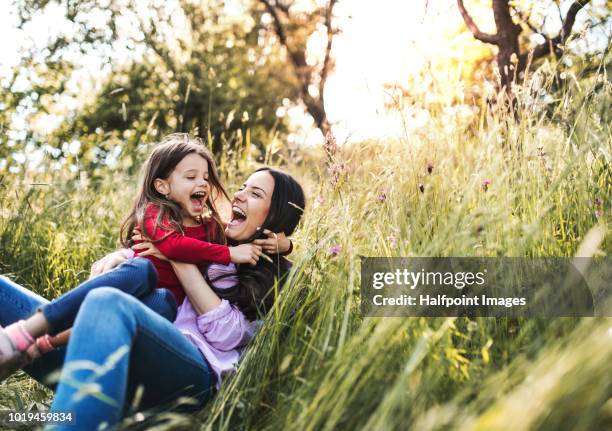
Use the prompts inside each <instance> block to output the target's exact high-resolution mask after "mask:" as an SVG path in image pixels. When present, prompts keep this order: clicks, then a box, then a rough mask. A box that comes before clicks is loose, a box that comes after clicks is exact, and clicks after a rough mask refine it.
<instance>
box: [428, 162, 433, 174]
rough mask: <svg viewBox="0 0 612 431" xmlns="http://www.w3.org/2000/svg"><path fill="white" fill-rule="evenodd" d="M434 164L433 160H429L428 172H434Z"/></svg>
mask: <svg viewBox="0 0 612 431" xmlns="http://www.w3.org/2000/svg"><path fill="white" fill-rule="evenodd" d="M433 168H434V165H433V163H432V162H427V173H428V174H431V173H432V172H433Z"/></svg>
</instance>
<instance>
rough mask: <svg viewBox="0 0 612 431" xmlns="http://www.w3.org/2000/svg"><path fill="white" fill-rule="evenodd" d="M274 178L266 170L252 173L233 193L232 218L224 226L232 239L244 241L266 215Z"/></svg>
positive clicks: (261, 222)
mask: <svg viewBox="0 0 612 431" xmlns="http://www.w3.org/2000/svg"><path fill="white" fill-rule="evenodd" d="M273 192H274V178H273V177H272V175H270V173H269V172H268V171H259V172H255V173H254V174H252V175H251V176H250V177H249V178H248V179H247V180H246V182H245V183H244V184H243V185H242V186H241V187H240V190H238V191H237V192H236V193H234V200H233V201H232V220H231V221H230V222H229V224H228V225H227V227H226V228H225V234H226V235H227V237H228V238H229V239H232V240H234V241H245V240H247V239H249V238H251V237H252V236H253V235H254V234H255V232H257V228H258V227H260V226H261V225H262V224H263V222H264V221H265V220H266V217H268V212H269V211H270V203H271V202H272V193H273Z"/></svg>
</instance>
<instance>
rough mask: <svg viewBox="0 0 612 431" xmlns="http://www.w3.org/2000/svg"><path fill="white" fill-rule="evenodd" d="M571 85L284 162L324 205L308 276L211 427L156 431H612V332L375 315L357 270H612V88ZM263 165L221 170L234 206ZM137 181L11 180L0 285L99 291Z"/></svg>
mask: <svg viewBox="0 0 612 431" xmlns="http://www.w3.org/2000/svg"><path fill="white" fill-rule="evenodd" d="M568 79H569V78H568ZM567 85H568V89H567V91H566V92H564V93H562V95H561V96H559V97H558V98H556V99H555V100H554V101H552V102H551V101H550V100H544V98H541V97H538V96H537V95H533V94H532V92H531V91H530V89H529V87H528V86H526V87H524V88H523V93H522V94H519V95H518V97H519V106H518V113H517V114H516V116H515V115H512V114H508V113H507V112H504V111H503V110H501V109H499V108H496V107H495V106H488V105H487V104H486V103H483V104H482V105H481V106H479V107H478V109H477V108H472V109H471V110H469V111H468V112H467V113H465V112H463V111H457V110H453V109H452V108H446V109H438V110H432V111H431V112H430V116H429V120H428V122H427V124H425V125H424V126H423V127H421V128H419V129H415V130H410V131H407V132H406V134H405V136H403V137H400V138H398V139H389V140H381V141H367V142H361V143H358V144H351V145H337V144H334V143H328V144H327V145H326V146H325V147H324V148H312V149H304V150H303V151H302V152H301V153H300V157H299V158H293V159H289V158H287V157H286V158H280V157H276V158H271V157H270V160H271V161H272V164H275V165H280V166H281V168H283V169H286V170H287V171H289V172H292V173H295V174H296V176H297V177H298V178H299V179H300V181H301V182H302V184H303V185H304V187H305V189H306V191H307V197H308V199H307V208H306V212H305V217H304V220H303V223H302V225H301V227H300V229H299V231H298V232H297V233H296V235H295V236H294V244H295V250H294V252H293V254H292V256H291V258H292V260H293V262H294V264H295V265H294V270H293V272H292V273H291V277H290V279H289V280H288V282H287V284H286V285H285V287H284V289H283V291H282V295H281V299H280V300H279V301H278V302H277V304H276V307H275V308H274V310H273V311H272V312H271V313H269V315H268V316H267V318H266V321H265V324H264V326H263V327H262V329H261V331H260V333H259V334H258V336H257V337H256V338H255V340H254V342H253V343H252V345H251V347H250V349H249V350H248V353H247V354H246V356H245V357H244V360H243V362H242V363H241V365H240V367H239V371H238V373H237V374H236V375H235V376H234V377H233V378H232V379H231V381H230V382H229V383H228V384H226V385H225V386H224V387H223V389H222V391H221V392H220V393H219V394H218V395H217V396H216V398H215V399H214V401H213V402H212V403H210V404H209V405H208V406H207V407H206V408H205V409H204V410H202V411H201V412H200V413H198V414H197V415H190V416H182V415H179V414H173V413H170V412H167V411H166V412H157V413H156V414H155V415H154V416H153V419H156V420H158V421H160V420H162V419H164V420H165V421H166V422H165V424H161V423H160V424H158V429H177V428H179V427H185V428H189V429H199V428H201V429H215V430H217V429H221V430H229V429H258V430H260V429H262V430H263V429H269V430H277V429H299V430H331V429H351V430H356V429H364V430H384V429H419V430H441V429H470V430H497V429H499V430H501V429H514V430H528V429H540V430H558V429H562V428H563V429H574V430H587V429H590V430H592V429H610V428H611V427H612V368H611V367H610V359H611V358H612V320H611V319H610V318H604V317H597V318H534V319H495V318H474V319H470V318H364V317H363V316H361V314H360V310H359V304H360V296H359V286H360V278H359V277H360V276H359V274H360V273H359V271H360V266H359V256H408V257H409V256H574V255H576V254H577V253H578V252H579V251H580V254H584V253H587V254H589V255H606V256H607V255H609V253H610V251H611V250H612V241H611V240H610V235H609V233H608V227H609V225H610V221H611V218H610V197H611V196H612V193H611V192H612V169H610V168H611V163H612V161H611V154H612V152H611V150H612V131H611V129H610V122H609V112H608V111H609V105H610V100H612V86H611V85H610V82H609V81H608V77H607V76H604V74H600V75H599V76H595V77H593V78H591V79H590V80H585V81H581V82H580V84H579V83H578V82H576V83H571V82H569V83H568V84H567ZM442 90H443V89H442ZM442 90H440V91H442ZM249 151H250V148H249V147H245V148H239V149H236V150H235V151H232V152H225V153H224V154H221V155H218V162H219V166H220V170H221V174H222V176H223V180H224V183H225V184H227V185H228V189H229V191H230V192H232V191H234V190H235V187H234V186H235V185H238V184H239V183H240V181H242V179H244V178H245V177H246V176H247V175H248V174H249V173H250V172H251V171H252V170H253V169H255V168H256V167H258V166H260V163H258V162H256V159H255V157H253V155H252V154H250V153H249ZM136 182H137V178H135V177H131V176H126V175H124V174H122V173H121V171H115V172H113V173H112V174H111V173H109V174H108V175H106V176H104V177H103V179H101V180H100V179H94V180H92V179H89V178H88V177H87V176H85V175H83V176H80V177H79V176H78V175H75V174H74V173H70V172H68V171H67V170H63V169H60V170H57V171H50V170H48V171H46V172H27V173H26V174H23V175H6V176H4V177H2V179H1V182H0V190H1V192H0V272H1V273H3V274H8V275H9V276H10V277H12V278H14V279H15V280H16V281H18V282H19V283H21V284H23V285H25V286H27V287H28V288H31V289H33V290H35V291H36V292H38V293H39V294H41V295H43V296H45V297H47V298H53V297H55V296H57V295H59V294H61V293H62V292H63V291H65V290H67V289H69V288H71V287H72V286H74V285H75V284H77V283H78V282H80V281H83V280H85V279H86V278H87V276H88V273H89V268H90V266H91V264H92V263H93V262H94V261H95V260H96V259H98V258H100V257H101V256H103V255H104V254H105V253H106V252H108V251H111V250H113V249H115V248H116V247H117V246H118V243H117V237H118V226H119V223H120V221H121V219H122V217H123V215H124V214H125V213H126V211H127V209H128V207H129V205H130V203H131V199H132V196H133V195H134V193H135V187H136ZM51 397H52V393H51V392H50V391H48V390H46V389H44V388H43V387H42V386H40V385H38V384H37V383H36V382H34V381H33V380H31V379H29V378H28V377H27V376H26V375H25V374H23V373H19V374H17V375H15V376H13V377H11V378H10V379H9V380H8V381H6V382H4V383H2V384H0V406H2V407H7V408H36V405H37V404H42V405H48V404H49V403H50V401H51ZM140 419H142V416H137V417H133V418H129V419H128V420H126V422H125V424H124V427H126V428H130V429H133V428H136V427H137V426H138V421H139V420H140ZM149 420H151V419H149Z"/></svg>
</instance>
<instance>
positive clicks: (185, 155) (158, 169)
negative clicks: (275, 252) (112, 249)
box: [121, 133, 261, 305]
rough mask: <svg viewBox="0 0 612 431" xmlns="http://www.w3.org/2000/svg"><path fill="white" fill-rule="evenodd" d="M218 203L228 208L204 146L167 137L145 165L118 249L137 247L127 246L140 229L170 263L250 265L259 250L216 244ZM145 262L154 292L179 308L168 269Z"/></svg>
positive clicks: (178, 289) (178, 292) (179, 292)
mask: <svg viewBox="0 0 612 431" xmlns="http://www.w3.org/2000/svg"><path fill="white" fill-rule="evenodd" d="M220 197H224V198H226V199H227V202H229V197H228V195H227V193H226V192H225V189H224V188H223V186H222V185H221V182H220V181H219V176H218V174H217V170H216V168H215V162H214V160H213V159H212V157H211V156H210V154H209V152H208V151H207V150H206V148H205V147H204V145H203V143H202V142H201V141H200V140H199V139H197V138H195V139H194V138H190V137H189V135H187V134H183V133H175V134H172V135H169V136H167V137H166V138H164V139H163V140H162V142H161V144H160V145H159V146H157V147H156V148H155V149H154V150H153V153H152V154H151V156H150V157H149V159H148V160H147V162H146V164H145V176H144V180H143V183H142V187H141V190H140V193H139V195H138V198H137V199H136V202H135V204H134V207H133V208H132V210H131V212H130V214H129V215H128V217H127V218H126V220H125V221H124V223H123V225H122V227H121V243H122V244H123V245H124V246H125V247H131V246H133V245H135V244H137V243H139V242H141V241H133V240H132V237H133V235H134V233H135V230H136V228H139V229H138V230H140V231H141V232H142V234H143V236H144V238H145V239H146V240H149V241H151V242H152V243H154V244H155V246H156V247H157V248H158V249H159V250H160V251H161V252H162V253H163V254H164V255H165V256H167V257H168V258H169V259H171V260H175V261H178V262H185V263H194V264H197V265H200V266H201V265H203V264H206V263H211V262H214V263H221V264H224V265H227V264H229V263H230V262H233V263H250V264H255V263H256V262H257V260H258V258H259V256H260V255H261V250H260V249H259V248H258V247H256V246H253V245H251V244H243V245H239V246H236V247H228V246H226V245H222V244H220V243H225V237H224V234H223V223H222V222H221V219H220V217H219V214H218V212H217V209H216V207H215V202H216V201H217V200H218V199H219V198H220ZM205 212H206V213H207V214H204V213H205ZM136 250H137V249H136ZM136 254H137V255H138V251H136ZM146 258H147V259H150V260H151V262H152V263H153V265H155V268H156V269H157V272H158V284H157V287H158V288H166V289H168V290H170V292H172V294H173V295H174V297H175V299H176V302H177V304H178V305H180V304H181V303H182V302H183V299H184V298H185V291H184V290H183V288H182V286H181V284H180V282H179V280H178V279H177V278H176V275H175V274H174V271H173V270H172V267H171V266H170V264H169V263H168V262H167V261H163V260H160V259H157V258H156V257H153V256H146Z"/></svg>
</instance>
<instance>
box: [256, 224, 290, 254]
mask: <svg viewBox="0 0 612 431" xmlns="http://www.w3.org/2000/svg"><path fill="white" fill-rule="evenodd" d="M263 233H264V234H265V235H266V236H267V238H265V239H256V240H255V241H253V244H257V245H259V246H261V248H262V249H263V251H264V252H266V253H268V254H283V253H286V252H288V251H289V250H290V249H291V240H290V239H289V238H287V237H286V236H285V233H284V232H279V233H274V232H272V231H270V230H268V229H264V231H263Z"/></svg>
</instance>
